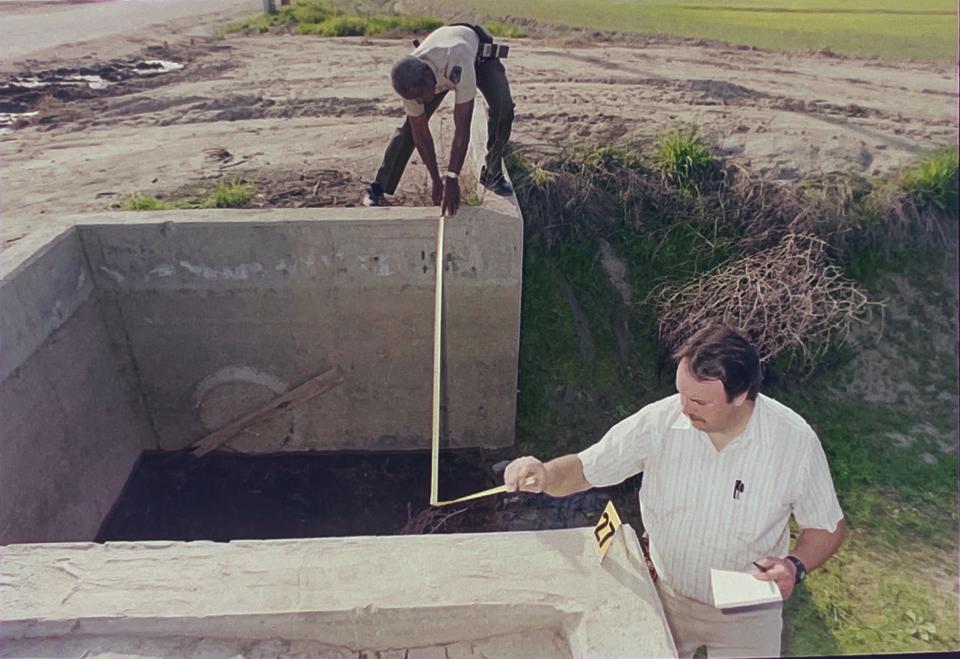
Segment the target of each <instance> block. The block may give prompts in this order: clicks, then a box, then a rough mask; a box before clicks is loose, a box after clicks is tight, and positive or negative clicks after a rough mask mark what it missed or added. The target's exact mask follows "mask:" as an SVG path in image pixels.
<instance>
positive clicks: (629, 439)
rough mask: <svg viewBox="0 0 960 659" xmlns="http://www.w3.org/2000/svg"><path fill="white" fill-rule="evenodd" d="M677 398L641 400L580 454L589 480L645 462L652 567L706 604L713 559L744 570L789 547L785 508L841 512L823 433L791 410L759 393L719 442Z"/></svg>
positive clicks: (834, 519)
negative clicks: (733, 434) (742, 423)
mask: <svg viewBox="0 0 960 659" xmlns="http://www.w3.org/2000/svg"><path fill="white" fill-rule="evenodd" d="M680 405H681V403H680V395H679V394H675V395H673V396H670V397H668V398H665V399H663V400H660V401H658V402H656V403H652V404H650V405H647V406H646V407H644V408H643V409H641V410H640V411H639V412H637V413H636V414H634V415H632V416H630V417H627V418H626V419H624V420H623V421H621V422H620V423H618V424H617V425H615V426H614V427H613V428H611V429H610V430H609V432H607V434H606V435H604V437H603V439H601V440H600V441H599V442H597V443H596V444H594V445H593V446H591V447H589V448H587V449H585V450H584V451H582V452H580V453H579V458H580V461H581V462H582V463H583V474H584V476H585V477H586V479H587V481H589V482H590V483H591V484H592V485H594V486H596V487H604V486H608V485H615V484H617V483H620V482H621V481H623V480H624V479H626V478H628V477H630V476H632V475H634V474H636V473H639V472H641V471H642V472H643V483H642V485H641V488H640V510H641V514H642V516H643V523H644V526H645V527H646V529H647V532H648V533H649V535H650V554H651V556H650V557H651V560H652V561H653V564H654V566H655V567H656V569H657V573H658V574H659V575H660V578H661V579H663V580H664V582H665V583H667V584H669V585H670V587H671V588H673V589H674V590H675V591H677V592H678V593H680V594H682V595H685V596H687V597H690V598H693V599H695V600H699V601H700V602H703V603H706V604H711V603H712V602H713V596H712V592H711V589H710V568H719V569H725V570H739V571H743V572H748V571H750V570H751V568H752V565H751V562H752V561H755V560H758V559H760V558H764V557H766V556H784V555H786V553H787V549H788V544H789V530H788V525H787V524H788V521H789V518H790V515H791V514H792V515H793V516H794V518H795V519H796V521H797V524H798V525H799V526H800V528H815V529H824V530H827V531H831V532H832V531H834V530H836V528H837V524H838V523H839V522H840V520H841V519H842V518H843V512H842V511H841V510H840V504H839V502H838V501H837V495H836V492H835V491H834V487H833V480H832V479H831V477H830V471H829V468H828V466H827V459H826V456H825V455H824V453H823V448H822V447H821V445H820V440H819V439H817V435H816V433H814V431H813V429H812V428H811V427H810V426H809V425H808V424H807V423H806V421H804V420H803V419H802V418H801V417H800V415H798V414H797V413H796V412H794V411H792V410H790V409H789V408H788V407H786V406H785V405H782V404H781V403H778V402H777V401H775V400H774V399H772V398H769V397H767V396H764V395H762V394H761V395H759V396H758V397H757V399H756V402H755V405H754V409H753V413H752V414H751V416H750V420H749V421H748V423H747V427H746V428H745V429H744V431H743V433H742V434H741V435H740V436H739V437H737V438H735V439H734V440H733V441H731V442H730V443H729V444H727V445H726V446H725V447H724V448H723V449H722V450H720V451H717V449H716V448H715V447H714V445H713V443H712V442H711V441H710V438H709V437H708V436H707V434H706V433H704V432H701V431H700V430H697V429H696V428H694V427H693V425H692V424H691V423H690V420H689V419H688V418H687V417H686V416H684V414H683V413H682V412H681V408H680ZM738 483H740V484H741V486H742V487H741V491H740V492H739V493H738V496H737V497H736V498H735V497H734V488H735V487H736V485H737V484H738Z"/></svg>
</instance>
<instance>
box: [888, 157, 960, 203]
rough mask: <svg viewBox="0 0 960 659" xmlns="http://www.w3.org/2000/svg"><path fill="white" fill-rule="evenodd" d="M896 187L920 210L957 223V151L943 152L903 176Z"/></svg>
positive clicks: (925, 160) (927, 159)
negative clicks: (947, 217) (944, 215)
mask: <svg viewBox="0 0 960 659" xmlns="http://www.w3.org/2000/svg"><path fill="white" fill-rule="evenodd" d="M900 187H901V188H902V189H903V190H904V192H906V193H907V194H908V195H909V196H910V198H911V199H912V200H913V202H914V203H915V204H916V205H917V207H918V208H919V209H920V210H924V211H925V210H936V211H943V212H945V213H946V214H947V215H949V216H950V217H952V218H953V219H954V220H956V219H957V211H958V204H957V147H952V148H947V149H943V150H941V151H939V152H937V153H934V154H933V155H931V156H929V157H928V158H926V159H924V160H923V161H922V162H920V163H919V164H918V165H917V166H915V167H913V168H911V169H908V170H907V171H906V172H904V173H903V175H902V178H901V183H900Z"/></svg>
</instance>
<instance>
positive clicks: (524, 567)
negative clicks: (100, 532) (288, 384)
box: [0, 526, 676, 657]
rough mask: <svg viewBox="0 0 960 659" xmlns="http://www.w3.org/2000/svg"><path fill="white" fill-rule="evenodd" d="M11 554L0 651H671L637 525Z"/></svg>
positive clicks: (1, 567) (7, 553) (4, 581)
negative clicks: (598, 543)
mask: <svg viewBox="0 0 960 659" xmlns="http://www.w3.org/2000/svg"><path fill="white" fill-rule="evenodd" d="M2 551H3V557H2V558H3V560H2V562H0V641H2V642H0V656H41V655H42V656H48V657H63V656H76V655H77V653H78V651H79V652H80V653H83V652H87V651H90V652H101V653H109V652H119V651H124V650H128V649H130V650H135V651H136V652H139V653H142V654H146V655H147V656H160V655H170V654H181V652H180V651H179V650H178V648H184V647H187V648H191V649H193V648H196V649H198V650H206V651H208V653H214V654H215V653H218V652H221V651H222V652H223V654H221V656H230V655H231V654H233V653H236V652H242V651H243V650H244V649H246V648H253V649H254V650H255V651H256V652H260V653H261V654H264V653H268V652H270V650H269V649H266V648H277V647H278V646H279V645H280V644H283V643H293V644H296V647H297V648H309V649H310V650H311V651H313V650H323V651H329V654H330V656H344V655H346V654H348V653H354V654H355V653H359V652H362V651H369V652H373V651H381V652H388V651H397V650H402V649H404V648H418V649H421V650H423V651H426V650H428V649H430V648H433V649H434V650H435V651H437V652H438V653H439V656H443V655H442V652H443V649H442V648H443V647H444V646H447V647H448V648H449V647H456V648H457V649H458V650H457V653H459V654H460V656H470V652H473V650H471V649H470V648H471V646H473V647H474V649H476V648H477V647H482V649H483V653H484V654H485V655H487V656H513V657H516V656H541V657H550V656H574V657H601V656H603V657H627V656H629V657H644V656H647V657H673V656H676V652H675V648H674V645H673V641H672V639H671V637H670V633H669V631H668V628H667V626H666V624H665V622H664V618H663V611H662V608H661V606H660V602H659V599H658V597H657V594H656V590H655V588H654V587H653V584H652V583H651V581H650V578H649V575H648V574H647V571H646V567H645V565H644V562H643V559H642V555H641V553H640V548H639V545H638V543H637V538H636V535H635V534H634V532H633V530H632V529H630V527H629V526H625V527H623V529H622V533H621V534H619V537H618V539H617V540H616V541H615V542H614V545H613V546H612V547H611V549H610V551H609V553H608V555H607V557H606V559H605V560H604V562H603V564H599V563H598V559H597V556H596V553H595V550H594V548H593V544H592V530H591V529H568V530H562V531H542V532H537V533H493V534H467V535H439V536H392V537H365V538H341V539H334V538H329V539H319V540H287V541H269V542H268V541H245V542H232V543H229V544H216V543H206V542H194V543H172V542H171V543H110V544H107V545H95V544H72V545H71V544H62V545H21V546H11V547H5V548H3V550H2ZM525 639H526V640H525ZM531 643H535V644H536V646H537V647H535V648H533V649H531V646H530V644H531ZM271 644H272V645H271ZM311 644H313V645H311ZM290 647H291V648H292V647H294V646H293V645H291V646H290ZM188 654H192V652H188ZM86 656H90V655H86ZM246 656H250V655H246ZM253 656H257V655H256V654H255V653H254V654H253ZM388 656H390V655H388ZM399 656H402V655H399ZM411 656H418V655H416V654H411ZM420 656H423V655H420ZM453 656H456V653H455V654H454V655H453Z"/></svg>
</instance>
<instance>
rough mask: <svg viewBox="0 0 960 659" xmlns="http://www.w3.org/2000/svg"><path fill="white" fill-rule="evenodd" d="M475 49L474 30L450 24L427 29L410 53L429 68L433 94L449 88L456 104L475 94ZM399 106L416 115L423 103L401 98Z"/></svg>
mask: <svg viewBox="0 0 960 659" xmlns="http://www.w3.org/2000/svg"><path fill="white" fill-rule="evenodd" d="M479 48H480V38H479V37H478V36H477V33H476V32H474V31H473V30H471V29H470V28H468V27H464V26H462V25H451V26H447V27H441V28H437V29H436V30H434V31H433V32H431V33H430V36H428V37H427V38H426V39H424V40H423V43H421V44H420V46H419V47H418V48H417V49H416V50H414V51H413V52H412V53H410V54H411V55H412V56H413V57H416V58H417V59H419V60H422V61H424V62H426V63H427V64H429V65H430V68H431V69H433V75H434V76H435V77H436V79H437V86H436V90H435V91H436V93H438V94H439V93H440V92H443V91H452V92H453V93H454V103H456V104H460V103H467V102H468V101H472V100H473V99H474V98H476V96H477V72H476V71H475V70H474V63H475V62H476V59H477V50H478V49H479ZM457 66H459V67H460V80H459V81H458V82H453V81H452V80H451V79H450V76H452V75H453V69H454V67H457ZM454 77H456V76H454ZM403 107H404V109H405V110H406V112H407V116H410V117H419V116H420V115H421V114H423V112H424V109H423V103H419V102H417V101H410V100H406V99H404V101H403Z"/></svg>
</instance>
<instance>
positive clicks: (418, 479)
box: [96, 451, 502, 542]
mask: <svg viewBox="0 0 960 659" xmlns="http://www.w3.org/2000/svg"><path fill="white" fill-rule="evenodd" d="M489 465H490V463H489V461H486V460H484V458H483V456H482V455H481V454H480V452H479V451H456V452H450V453H445V455H444V456H443V457H442V458H441V463H440V498H441V499H442V500H449V499H454V498H456V497H459V496H462V495H466V494H471V493H473V492H478V491H481V490H485V489H487V488H490V487H494V486H495V485H497V484H499V483H498V481H497V479H496V477H495V475H494V472H493V470H492V469H491V468H490V466H489ZM429 493H430V454H429V453H421V452H415V453H413V452H406V453H391V454H384V453H338V454H329V455H328V454H317V453H288V454H271V455H245V454H240V453H227V452H219V453H211V454H208V455H206V456H203V457H201V458H197V457H195V456H193V455H192V454H191V453H190V452H189V451H175V452H169V451H148V452H145V453H143V455H142V456H141V458H140V460H139V462H138V463H137V465H136V466H135V467H134V469H133V470H132V472H131V475H130V477H129V479H128V481H127V484H126V486H125V487H124V490H123V492H122V493H121V495H120V497H119V498H118V499H117V501H116V503H115V504H114V507H113V510H112V511H111V513H110V514H109V515H108V516H107V518H106V520H105V521H104V523H103V525H102V526H101V527H100V531H99V533H98V534H97V539H96V541H97V542H108V541H135V540H181V541H188V540H213V541H218V542H226V541H230V540H240V539H263V540H266V539H279V538H310V537H339V536H356V535H393V534H398V533H422V532H437V533H450V532H460V533H468V532H477V531H495V530H501V527H502V522H501V520H500V515H499V514H498V512H497V510H496V503H497V501H496V499H497V498H496V497H491V498H488V499H480V500H476V501H474V502H470V503H465V504H460V505H454V506H447V507H440V508H432V509H431V508H430V506H429V504H428V500H429ZM425 511H426V512H425Z"/></svg>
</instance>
